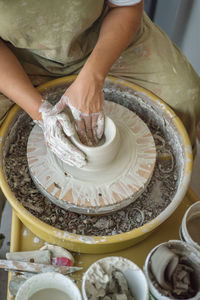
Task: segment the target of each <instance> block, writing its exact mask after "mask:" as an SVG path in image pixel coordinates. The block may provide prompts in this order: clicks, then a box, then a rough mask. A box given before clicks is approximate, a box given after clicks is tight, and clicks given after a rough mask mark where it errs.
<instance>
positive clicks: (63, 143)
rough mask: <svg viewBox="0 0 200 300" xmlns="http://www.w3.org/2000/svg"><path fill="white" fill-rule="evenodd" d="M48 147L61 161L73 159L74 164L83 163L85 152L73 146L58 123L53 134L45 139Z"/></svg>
mask: <svg viewBox="0 0 200 300" xmlns="http://www.w3.org/2000/svg"><path fill="white" fill-rule="evenodd" d="M47 143H48V145H49V147H50V149H51V150H52V151H53V152H54V153H56V154H57V156H58V157H59V158H60V159H61V160H63V161H66V162H67V161H71V160H72V161H74V165H75V164H76V165H80V164H81V165H84V164H85V160H86V157H85V154H84V153H83V152H82V151H81V150H79V149H78V148H77V147H75V146H74V145H73V144H72V143H71V142H70V140H69V139H68V138H67V137H66V136H65V134H64V132H63V130H62V127H61V126H60V124H58V126H57V127H56V130H55V134H54V136H51V137H50V138H49V140H48V141H47Z"/></svg>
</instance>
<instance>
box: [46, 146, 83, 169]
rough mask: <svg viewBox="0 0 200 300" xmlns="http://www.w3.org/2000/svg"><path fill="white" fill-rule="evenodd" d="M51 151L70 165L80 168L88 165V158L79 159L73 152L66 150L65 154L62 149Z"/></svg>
mask: <svg viewBox="0 0 200 300" xmlns="http://www.w3.org/2000/svg"><path fill="white" fill-rule="evenodd" d="M51 151H52V152H53V153H54V154H55V155H56V156H57V157H58V158H59V159H60V160H62V161H63V162H64V163H66V164H68V165H70V166H75V167H78V168H81V167H83V166H85V165H86V160H80V159H77V158H76V157H75V156H74V155H72V154H71V153H68V152H65V153H64V154H62V152H61V150H60V149H59V148H58V149H55V148H54V149H51Z"/></svg>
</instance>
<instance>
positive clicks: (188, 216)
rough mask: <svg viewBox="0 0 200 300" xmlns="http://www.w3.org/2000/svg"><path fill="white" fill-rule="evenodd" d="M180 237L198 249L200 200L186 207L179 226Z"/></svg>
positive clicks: (199, 239)
mask: <svg viewBox="0 0 200 300" xmlns="http://www.w3.org/2000/svg"><path fill="white" fill-rule="evenodd" d="M180 238H181V240H183V241H185V242H187V243H189V244H191V245H192V246H193V247H195V248H196V249H197V250H198V251H200V201H198V202H196V203H194V204H192V205H191V206H190V207H189V208H188V209H187V211H186V213H185V215H184V217H183V220H182V224H181V228H180Z"/></svg>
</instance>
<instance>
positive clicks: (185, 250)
mask: <svg viewBox="0 0 200 300" xmlns="http://www.w3.org/2000/svg"><path fill="white" fill-rule="evenodd" d="M162 245H165V246H167V248H169V249H173V250H174V252H175V253H176V254H179V255H181V256H186V257H187V261H188V262H189V266H191V267H192V268H193V270H194V272H195V274H194V278H193V279H194V280H195V283H194V284H195V290H196V291H197V292H196V295H195V296H193V297H192V298H187V300H199V299H200V271H199V270H200V253H199V252H198V251H197V250H196V249H195V248H194V247H192V246H191V245H189V244H187V243H185V242H183V241H179V240H173V241H169V242H165V243H162V244H159V245H157V246H156V247H154V248H153V249H152V250H151V251H150V253H149V254H148V256H147V258H146V260H145V265H144V273H145V275H146V278H147V281H148V285H149V289H150V300H172V299H175V298H170V297H167V296H164V295H163V294H162V293H161V292H160V291H159V290H158V289H157V288H156V287H155V285H154V284H153V281H152V278H153V277H152V276H153V275H152V274H151V267H150V266H151V257H152V255H153V253H154V252H155V251H156V250H157V249H158V248H159V247H160V246H162ZM161 261H162V260H160V262H159V261H158V264H159V263H160V264H161ZM163 261H165V259H163ZM163 264H165V262H163ZM161 268H162V266H161ZM158 272H159V270H158ZM165 275H166V274H165ZM158 285H159V284H158ZM179 299H181V298H179ZM182 299H185V298H182Z"/></svg>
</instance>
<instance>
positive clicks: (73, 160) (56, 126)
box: [35, 100, 86, 168]
mask: <svg viewBox="0 0 200 300" xmlns="http://www.w3.org/2000/svg"><path fill="white" fill-rule="evenodd" d="M52 111H53V106H52V105H51V104H50V103H49V102H48V101H45V100H44V101H43V102H42V104H41V106H40V108H39V112H40V113H41V118H42V121H35V122H36V123H37V124H38V125H39V126H40V127H41V128H42V130H43V133H44V137H45V141H46V144H47V146H48V147H49V149H50V150H51V151H52V152H54V153H55V154H56V155H57V156H58V158H60V159H61V160H62V161H63V162H65V163H67V164H69V165H71V166H76V167H79V168H80V167H83V166H84V165H85V164H86V157H85V155H84V153H82V152H81V151H80V150H79V149H78V148H76V147H75V146H74V145H73V144H72V143H71V142H70V140H69V137H70V136H72V135H74V133H75V130H74V128H73V126H72V124H71V122H70V119H69V116H68V115H67V114H66V113H65V112H62V113H58V114H56V115H55V114H54V113H53V112H52Z"/></svg>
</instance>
